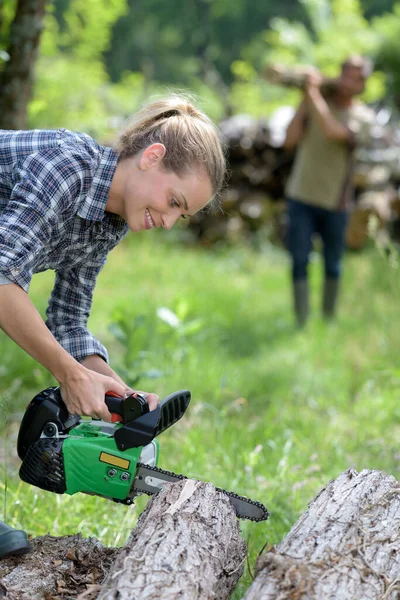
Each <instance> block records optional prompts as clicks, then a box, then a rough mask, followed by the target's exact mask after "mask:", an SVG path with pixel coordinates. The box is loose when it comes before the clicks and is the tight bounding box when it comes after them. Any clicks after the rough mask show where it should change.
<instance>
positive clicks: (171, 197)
mask: <svg viewBox="0 0 400 600" xmlns="http://www.w3.org/2000/svg"><path fill="white" fill-rule="evenodd" d="M164 154H165V148H164V146H162V145H161V144H153V146H150V147H149V148H147V149H146V150H145V151H144V152H143V153H142V155H141V157H140V159H138V160H136V163H134V167H133V168H131V169H129V170H127V172H126V177H125V179H124V186H123V202H122V212H123V214H121V216H122V217H123V218H124V219H125V221H126V222H127V223H128V226H129V228H130V229H131V230H132V231H142V230H150V229H153V227H163V228H164V229H171V227H172V226H173V225H174V224H175V223H176V221H177V220H178V219H179V218H180V217H185V216H192V215H194V214H195V213H196V212H197V211H199V210H201V209H202V208H203V207H204V206H205V205H206V204H207V203H208V202H209V200H210V199H211V197H212V187H211V182H210V179H209V177H208V175H207V174H206V173H205V172H203V171H201V170H200V169H193V171H189V172H188V173H187V174H185V175H184V176H181V177H178V175H176V174H175V173H173V172H168V171H164V169H163V168H162V158H163V156H164ZM132 160H134V159H132ZM135 165H136V168H135Z"/></svg>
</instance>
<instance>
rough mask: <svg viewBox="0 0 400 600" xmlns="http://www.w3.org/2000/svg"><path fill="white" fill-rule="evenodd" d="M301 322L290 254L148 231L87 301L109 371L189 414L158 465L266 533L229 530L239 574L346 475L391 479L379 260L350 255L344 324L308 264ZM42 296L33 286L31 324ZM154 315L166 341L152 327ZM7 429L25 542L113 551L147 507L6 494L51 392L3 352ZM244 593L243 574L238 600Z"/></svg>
mask: <svg viewBox="0 0 400 600" xmlns="http://www.w3.org/2000/svg"><path fill="white" fill-rule="evenodd" d="M311 284H312V300H313V315H312V319H311V320H310V322H309V324H308V326H307V327H306V328H305V329H304V330H302V331H298V330H296V329H295V328H294V326H293V317H292V314H291V302H290V294H289V285H288V262H287V258H286V255H285V254H284V253H283V252H282V251H279V250H276V249H273V248H272V247H270V246H269V245H265V246H261V247H259V248H258V249H257V250H254V249H252V248H251V247H249V246H242V247H235V248H230V249H227V248H219V249H214V250H206V249H199V248H194V247H191V246H189V245H180V244H173V243H172V242H171V241H170V239H169V238H168V237H165V236H163V235H160V233H159V232H150V233H147V234H144V235H136V236H131V238H130V239H129V240H126V242H124V243H123V244H122V245H121V246H120V247H118V248H117V249H116V250H114V251H113V253H112V254H111V256H110V259H109V262H108V264H107V266H106V268H105V270H104V271H103V272H102V274H101V275H100V278H99V281H98V285H97V288H96V293H95V299H94V306H93V312H92V316H91V319H90V328H91V330H92V331H93V332H95V333H96V335H97V336H98V337H100V338H101V339H102V341H104V342H105V343H106V345H107V347H108V349H109V351H110V355H111V358H112V361H111V362H112V365H113V366H114V368H115V369H116V370H119V371H120V372H122V373H124V376H126V377H127V378H130V380H131V381H134V380H135V379H138V387H139V389H145V390H147V391H155V392H157V393H158V394H159V395H160V396H161V397H162V396H164V395H167V394H168V393H170V392H172V391H174V390H176V389H182V388H189V389H190V390H191V392H192V404H191V407H190V408H189V411H188V413H187V416H186V417H185V419H184V420H183V421H181V422H180V424H177V425H176V426H175V427H173V428H171V429H170V430H169V431H167V432H165V433H164V434H163V435H162V436H161V437H160V439H159V441H160V444H161V458H160V466H161V467H163V468H165V469H168V470H173V471H176V472H182V473H184V474H186V475H188V476H191V477H195V478H198V479H202V480H205V481H211V482H213V483H214V484H215V485H217V486H220V487H224V488H226V489H229V490H233V491H236V492H237V493H239V494H244V495H247V496H249V497H252V498H255V499H259V500H261V501H263V502H264V503H265V504H266V505H267V507H268V509H269V510H270V512H271V518H270V520H269V521H268V522H267V523H260V524H256V523H247V522H241V523H240V526H241V529H242V532H243V536H244V538H245V539H246V540H247V541H248V542H249V555H250V557H249V563H250V565H251V566H253V565H254V562H255V559H256V557H257V555H258V553H259V552H260V550H261V548H262V547H263V546H264V544H265V543H266V542H268V543H269V544H275V543H278V542H279V540H280V539H282V537H283V536H284V535H285V533H287V531H288V530H289V529H290V527H291V526H292V525H293V523H294V522H295V521H296V519H297V518H298V516H299V515H300V514H301V513H302V512H303V511H304V510H305V509H306V508H307V503H308V502H309V501H310V500H311V499H312V498H313V497H314V496H315V495H316V494H317V493H318V491H319V490H320V489H321V488H322V487H323V486H324V485H325V484H326V483H327V482H328V481H329V479H331V478H336V477H337V475H338V474H339V473H340V472H342V471H344V470H345V469H347V468H349V467H354V468H356V469H357V470H361V469H363V468H368V469H379V470H384V471H386V472H388V473H390V474H393V475H394V476H396V477H397V476H398V469H399V462H400V454H399V450H398V443H397V440H398V438H399V432H400V404H399V402H398V396H399V392H398V390H399V378H400V369H399V360H398V354H399V341H398V340H399V337H398V331H397V327H398V324H399V323H400V311H399V306H398V297H399V286H400V283H399V272H398V268H397V265H396V264H394V265H391V264H390V262H389V260H388V259H387V258H386V257H385V256H382V255H381V254H380V253H379V252H378V251H377V250H376V249H374V248H370V249H368V250H366V251H364V252H363V253H360V254H348V255H347V256H346V260H345V276H344V282H343V289H342V296H341V304H340V313H339V317H338V319H337V321H336V322H335V323H331V324H328V323H326V322H324V321H323V320H322V319H321V317H320V314H319V295H320V286H321V265H320V262H319V257H318V255H315V257H314V262H313V264H312V265H311ZM51 285H52V276H51V274H50V273H44V274H40V275H37V276H36V277H35V278H34V280H33V284H32V288H31V296H32V298H33V300H34V302H35V304H36V305H37V306H38V307H39V309H40V310H41V311H44V309H45V305H46V299H47V296H48V294H49V291H50V289H51ZM160 307H166V308H168V309H170V310H171V311H173V312H174V313H176V314H177V315H178V316H179V318H180V325H179V326H178V327H172V326H171V325H168V323H166V322H164V321H162V320H161V319H160V318H159V317H158V316H157V310H158V309H159V308H160ZM0 348H1V356H2V358H3V360H2V365H1V366H0V373H1V380H0V395H1V398H2V408H3V412H4V418H5V427H3V429H2V438H1V441H2V447H1V450H0V456H1V459H2V468H3V472H4V479H3V481H4V483H3V485H2V492H3V493H2V498H3V513H4V518H5V519H7V522H8V523H9V524H11V525H14V526H18V527H23V528H24V529H26V530H27V531H28V532H29V533H30V534H32V535H33V536H37V535H43V534H45V533H48V532H51V533H52V534H53V535H66V534H70V533H75V532H76V531H81V532H82V534H83V535H84V536H90V535H93V536H95V537H97V538H99V539H100V540H101V541H102V542H103V543H104V544H108V545H119V544H123V543H124V541H125V540H126V537H127V535H128V534H129V532H130V531H131V529H132V527H133V526H134V523H135V521H136V519H137V516H138V514H140V511H141V510H142V509H143V507H144V505H145V500H144V499H143V498H140V499H139V500H138V502H137V504H136V506H135V507H133V508H129V509H127V508H126V507H123V506H119V505H116V504H114V503H112V502H108V501H106V500H103V499H100V498H91V497H88V496H84V495H79V494H77V495H75V496H72V497H68V496H55V495H52V494H50V493H46V492H42V491H41V490H39V489H35V488H32V487H29V486H28V485H26V484H24V483H21V482H20V481H19V479H18V475H17V473H18V467H19V460H18V458H17V457H16V452H15V441H16V436H17V431H18V424H19V420H20V418H21V415H22V413H23V409H24V406H25V405H26V404H27V403H28V401H29V400H30V399H31V397H33V395H34V394H36V393H37V392H38V391H40V390H41V389H43V388H44V387H46V386H47V385H52V384H54V381H53V379H52V377H51V376H50V375H49V374H48V373H47V372H46V371H45V370H44V369H42V368H41V367H40V366H37V365H36V364H35V363H34V361H32V360H31V359H30V358H29V357H27V356H25V355H24V353H23V352H22V351H21V350H19V349H18V348H17V347H16V346H15V345H14V344H13V343H12V342H11V341H10V340H8V338H6V337H5V336H4V335H2V336H1V337H0ZM250 582H251V578H250V575H249V573H248V572H247V571H246V573H245V575H244V576H243V578H242V580H241V582H240V584H239V587H238V589H237V591H236V592H235V594H234V596H233V597H234V598H241V597H242V595H243V593H244V591H245V589H246V588H247V587H248V586H249V584H250Z"/></svg>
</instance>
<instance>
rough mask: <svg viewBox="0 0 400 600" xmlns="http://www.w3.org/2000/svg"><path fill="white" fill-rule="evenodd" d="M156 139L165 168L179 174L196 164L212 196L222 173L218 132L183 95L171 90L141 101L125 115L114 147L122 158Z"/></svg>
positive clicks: (222, 162)
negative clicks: (160, 145) (133, 112)
mask: <svg viewBox="0 0 400 600" xmlns="http://www.w3.org/2000/svg"><path fill="white" fill-rule="evenodd" d="M156 143H160V144H163V145H164V146H165V148H166V150H167V152H166V154H165V156H164V158H163V161H162V165H163V167H164V169H165V170H166V171H173V172H174V173H175V174H176V175H178V176H182V175H184V174H186V173H187V172H188V171H189V170H191V169H192V168H193V167H195V166H197V167H199V168H200V169H203V170H204V171H205V172H206V173H207V175H208V176H209V178H210V181H211V185H212V189H213V194H214V196H215V197H216V196H217V195H218V194H219V192H220V190H221V188H222V186H223V183H224V179H225V173H226V161H225V156H224V149H223V143H222V139H221V136H220V132H219V130H218V128H217V127H216V125H214V123H213V122H212V121H211V119H210V118H209V117H208V116H207V115H206V114H205V113H203V112H202V111H201V110H199V109H197V108H196V107H195V106H194V104H193V103H192V102H191V100H190V99H189V98H188V97H187V96H184V95H182V94H172V95H170V96H167V97H165V98H161V99H157V100H153V101H152V102H150V103H148V104H145V105H143V106H142V107H141V108H140V109H139V110H138V112H136V113H135V114H134V115H133V116H132V117H131V118H130V119H129V121H128V123H127V125H126V126H125V128H124V129H123V130H122V131H121V133H120V134H119V136H118V138H117V141H116V143H115V145H114V148H115V150H116V152H117V153H118V154H119V157H120V160H123V159H127V158H131V157H132V156H135V155H136V154H138V153H139V152H141V151H142V150H144V149H145V148H147V147H148V146H150V145H151V144H156Z"/></svg>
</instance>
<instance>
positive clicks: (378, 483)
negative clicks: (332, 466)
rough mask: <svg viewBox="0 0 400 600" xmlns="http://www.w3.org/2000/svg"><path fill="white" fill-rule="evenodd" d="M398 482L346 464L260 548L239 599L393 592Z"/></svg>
mask: <svg viewBox="0 0 400 600" xmlns="http://www.w3.org/2000/svg"><path fill="white" fill-rule="evenodd" d="M399 526H400V484H399V483H398V482H397V481H396V480H395V479H394V477H390V476H388V475H386V474H385V473H382V472H380V471H369V470H363V471H361V472H360V473H357V471H355V470H353V469H349V470H348V471H346V472H345V473H342V474H341V475H340V476H339V477H338V478H337V479H336V480H334V481H330V482H329V483H328V485H327V486H326V487H325V488H324V489H323V490H322V491H321V492H320V493H319V495H318V496H317V497H316V498H315V499H314V500H313V501H312V502H311V503H310V505H309V508H308V510H307V511H306V512H305V513H304V514H303V515H302V516H301V517H300V519H299V520H298V521H297V523H296V524H295V525H294V527H293V528H292V529H291V531H290V532H289V534H288V535H287V537H286V538H285V539H284V540H283V541H282V542H281V543H280V544H279V545H278V546H277V547H276V548H274V549H273V550H271V551H269V552H268V553H266V554H265V555H263V556H261V557H260V558H259V560H258V564H257V575H256V578H255V580H254V582H253V584H252V586H251V587H250V589H249V590H248V592H247V594H246V595H245V596H244V600H398V599H399V597H400V528H399Z"/></svg>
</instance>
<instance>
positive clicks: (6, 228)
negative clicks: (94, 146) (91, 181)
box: [0, 147, 92, 291]
mask: <svg viewBox="0 0 400 600" xmlns="http://www.w3.org/2000/svg"><path fill="white" fill-rule="evenodd" d="M91 168H92V164H91V158H90V157H89V156H86V155H85V154H84V153H83V154H82V155H81V156H78V155H73V154H72V153H69V152H66V151H65V150H62V149H60V148H58V147H57V148H50V149H48V150H45V151H41V152H38V153H36V154H32V155H30V156H28V157H27V158H26V159H25V161H24V162H23V163H22V164H20V165H16V167H15V169H14V171H13V191H12V194H11V197H10V200H9V201H8V203H7V205H6V206H5V208H4V210H3V211H2V212H1V214H0V276H3V277H5V278H7V279H8V280H9V281H10V282H12V283H16V284H18V285H19V286H20V287H22V288H23V289H24V290H25V291H28V288H29V284H30V280H31V278H32V274H33V265H34V263H35V259H36V257H37V255H38V254H39V253H40V252H41V250H42V248H43V246H45V244H46V242H47V240H48V239H49V237H50V236H51V232H52V230H53V228H54V226H55V225H56V223H57V221H58V219H59V216H60V215H61V214H62V213H63V212H64V211H67V210H72V206H73V203H74V199H75V198H77V197H78V196H79V194H80V193H81V191H82V190H83V189H84V186H85V185H86V184H87V178H88V173H90V170H91Z"/></svg>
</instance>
